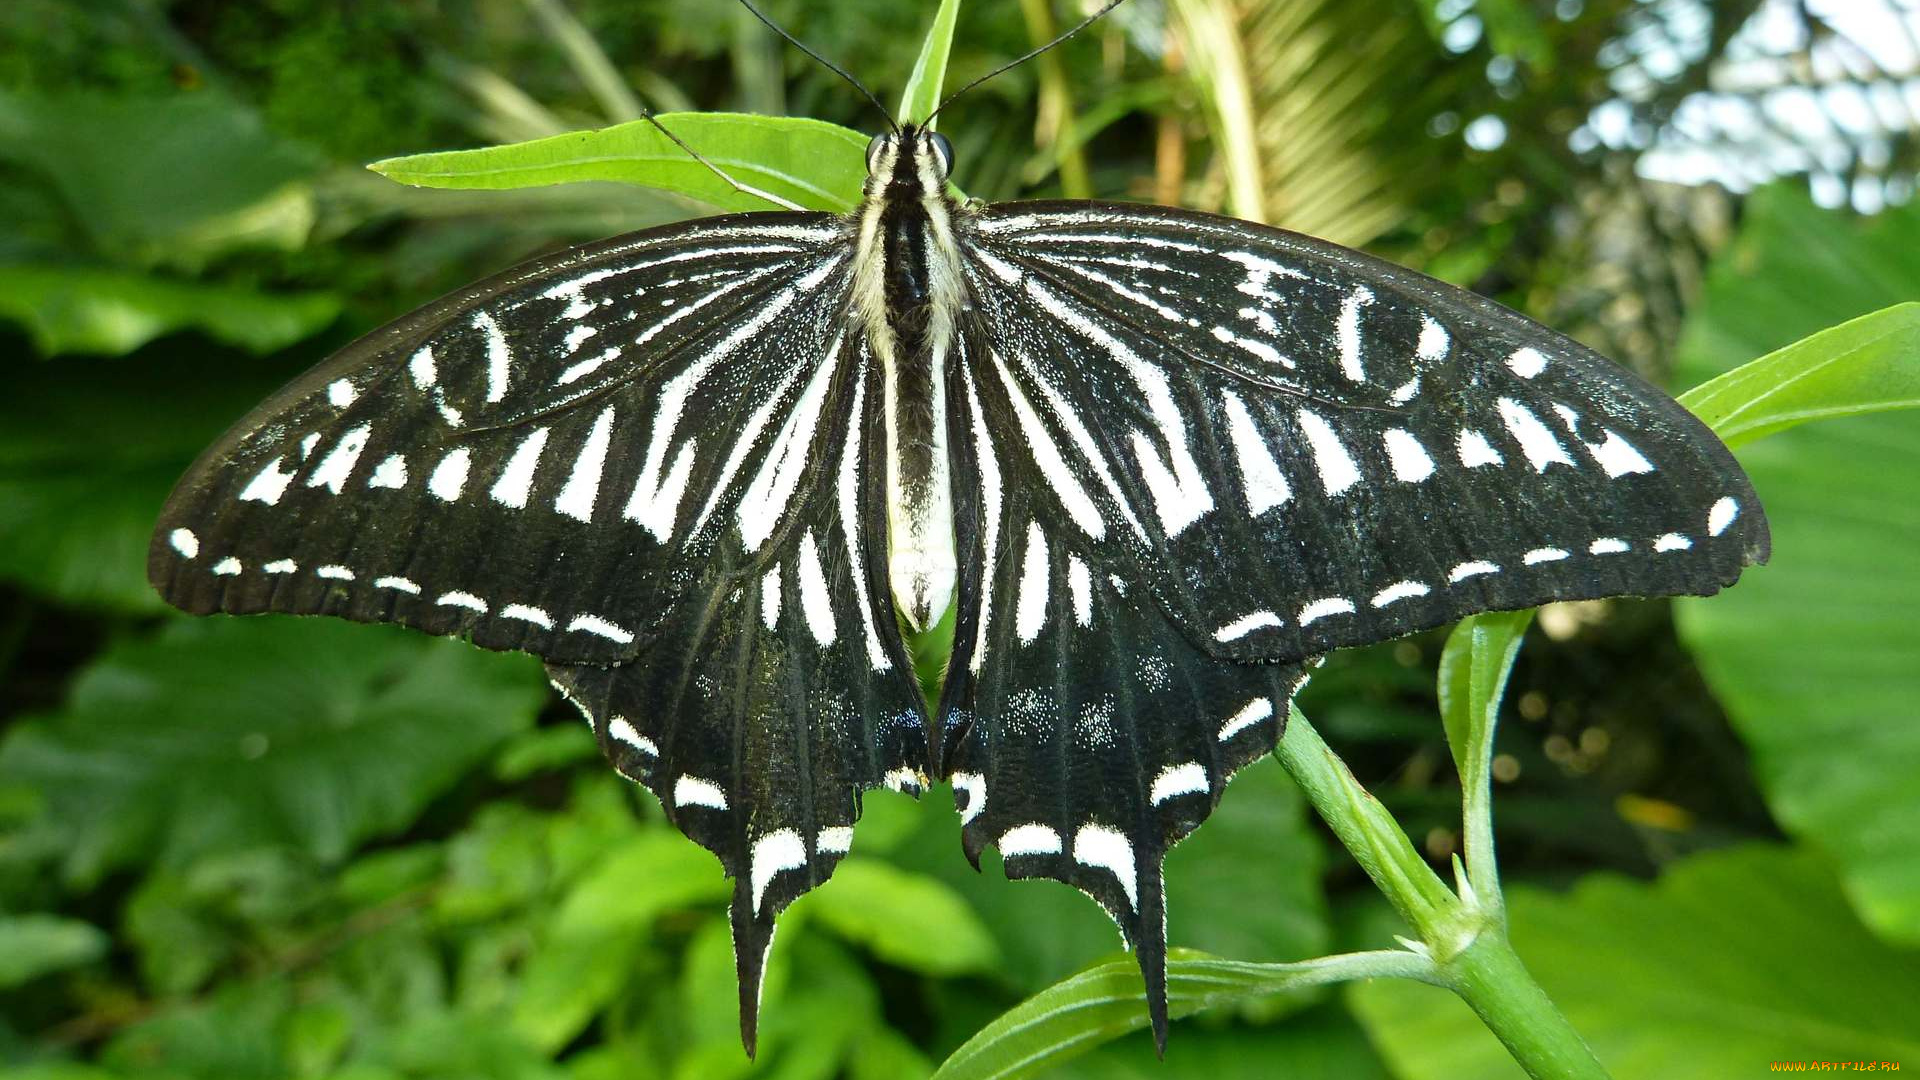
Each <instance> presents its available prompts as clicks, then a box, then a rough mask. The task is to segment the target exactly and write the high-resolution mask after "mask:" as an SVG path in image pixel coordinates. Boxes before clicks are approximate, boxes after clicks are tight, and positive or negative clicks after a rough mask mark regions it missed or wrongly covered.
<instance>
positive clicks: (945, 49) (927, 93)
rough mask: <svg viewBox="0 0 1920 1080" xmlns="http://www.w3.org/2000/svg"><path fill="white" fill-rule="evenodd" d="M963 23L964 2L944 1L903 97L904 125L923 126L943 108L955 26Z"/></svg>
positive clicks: (901, 108)
mask: <svg viewBox="0 0 1920 1080" xmlns="http://www.w3.org/2000/svg"><path fill="white" fill-rule="evenodd" d="M959 19H960V0H940V10H938V11H936V12H934V13H933V26H932V27H931V28H930V29H929V30H928V31H927V39H926V40H925V41H923V42H921V43H920V58H919V59H917V60H915V61H914V62H913V74H912V75H911V76H909V77H908V79H907V89H906V92H905V93H903V94H901V95H900V119H901V120H902V121H904V122H910V123H916V124H917V123H920V122H922V121H924V120H925V119H926V118H927V116H928V115H929V114H931V113H932V112H933V110H934V109H935V108H936V107H938V106H939V104H940V89H941V87H942V86H943V85H945V83H946V80H947V57H948V56H949V55H951V54H952V52H953V26H954V23H956V22H958V21H959Z"/></svg>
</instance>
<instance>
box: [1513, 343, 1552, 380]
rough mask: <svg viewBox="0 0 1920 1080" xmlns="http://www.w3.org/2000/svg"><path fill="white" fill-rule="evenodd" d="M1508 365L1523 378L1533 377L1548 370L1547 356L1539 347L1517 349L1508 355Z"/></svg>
mask: <svg viewBox="0 0 1920 1080" xmlns="http://www.w3.org/2000/svg"><path fill="white" fill-rule="evenodd" d="M1507 367H1508V368H1509V369H1510V370H1511V371H1512V372H1513V373H1514V374H1515V375H1518V376H1520V377H1521V378H1523V379H1531V378H1533V377H1534V376H1535V375H1538V374H1540V373H1541V372H1543V371H1545V370H1547V357H1546V354H1544V353H1542V352H1541V351H1540V350H1539V349H1534V348H1525V349H1516V350H1515V351H1514V354H1513V355H1512V356H1509V357H1507Z"/></svg>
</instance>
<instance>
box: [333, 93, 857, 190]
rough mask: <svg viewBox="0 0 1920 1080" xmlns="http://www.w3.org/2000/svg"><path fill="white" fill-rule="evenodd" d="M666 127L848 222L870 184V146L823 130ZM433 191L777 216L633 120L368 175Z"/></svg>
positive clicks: (743, 119)
mask: <svg viewBox="0 0 1920 1080" xmlns="http://www.w3.org/2000/svg"><path fill="white" fill-rule="evenodd" d="M659 121H660V124H661V126H663V127H665V128H666V129H667V130H668V131H671V132H673V134H674V135H675V136H677V137H678V138H679V139H680V140H681V141H683V142H685V143H686V144H687V146H690V147H692V148H693V149H695V150H697V151H699V153H700V156H701V157H704V158H706V159H707V161H708V162H710V163H712V164H713V165H714V166H717V167H719V168H720V169H722V170H724V171H725V172H726V173H727V174H728V175H730V176H732V177H733V178H734V179H735V180H737V181H739V182H740V183H742V184H747V185H750V186H753V187H757V188H761V189H763V190H765V191H768V192H771V193H773V194H775V195H779V196H781V197H783V198H786V199H789V200H791V201H793V202H795V203H797V204H799V205H801V206H805V207H808V208H810V209H814V210H829V211H833V212H835V213H846V212H847V211H849V210H852V209H853V207H854V204H855V203H857V202H858V201H859V199H860V187H861V184H862V183H863V182H864V181H865V179H866V175H867V168H866V149H867V137H866V136H865V135H862V134H860V133H859V132H857V131H853V130H851V129H848V128H843V127H840V126H839V125H837V124H829V123H826V122H824V121H820V120H803V119H797V118H791V117H771V116H749V115H746V114H743V113H664V114H662V115H661V116H660V117H659ZM367 167H368V168H370V169H372V170H373V171H374V172H377V173H379V174H380V175H382V176H384V177H386V178H388V179H390V180H397V181H399V182H400V183H402V184H412V185H414V186H416V187H434V188H479V189H486V190H502V189H506V188H519V187H538V186H541V185H544V184H565V183H572V182H575V181H581V180H617V181H620V182H622V183H628V184H638V185H640V186H642V187H650V188H659V189H661V190H663V191H672V192H677V193H679V194H681V195H687V196H691V197H692V198H695V199H698V200H700V201H701V202H704V203H708V204H711V205H713V206H716V207H719V208H720V209H722V210H771V209H775V207H773V206H771V205H769V204H768V203H767V201H766V200H765V199H762V198H759V197H758V196H754V195H747V194H744V193H742V192H739V191H736V190H734V188H733V187H732V186H731V185H729V184H728V183H727V182H726V181H725V180H723V179H721V178H720V177H719V176H717V175H715V173H714V171H713V169H711V168H709V167H707V166H706V165H702V164H701V163H700V162H699V161H697V160H695V159H694V158H693V156H692V155H690V154H688V153H687V151H686V150H685V149H684V148H683V147H681V146H678V145H676V144H675V143H674V142H673V140H672V139H669V138H668V137H667V136H666V135H664V134H662V133H661V132H660V129H659V128H658V127H655V126H654V125H653V124H652V123H651V122H649V121H646V120H634V121H630V122H628V123H625V124H615V125H614V126H612V127H607V128H600V129H598V130H595V131H575V132H569V133H568V134H565V135H554V136H551V137H549V138H545V139H534V140H532V141H531V142H522V143H513V144H510V145H507V146H490V147H486V148H484V149H480V150H453V151H448V152H445V153H437V154H414V155H411V156H409V157H399V158H388V159H387V160H385V161H376V162H374V163H373V164H372V165H369V166H367Z"/></svg>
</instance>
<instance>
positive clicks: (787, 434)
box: [738, 339, 841, 551]
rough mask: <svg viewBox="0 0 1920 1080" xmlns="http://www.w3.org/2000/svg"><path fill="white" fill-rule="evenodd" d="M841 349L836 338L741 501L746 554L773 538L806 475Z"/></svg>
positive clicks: (741, 534)
mask: <svg viewBox="0 0 1920 1080" xmlns="http://www.w3.org/2000/svg"><path fill="white" fill-rule="evenodd" d="M840 345H841V342H840V340H839V339H836V340H835V341H834V344H833V348H832V350H830V351H829V352H828V353H827V355H826V357H825V359H823V360H821V362H820V365H819V367H817V368H815V369H814V373H813V377H812V378H811V379H809V380H807V385H806V388H805V389H804V390H802V391H801V392H800V398H799V400H797V401H795V402H794V404H793V409H792V411H791V412H789V413H788V414H787V419H786V422H785V423H784V424H782V425H781V426H780V434H779V435H777V436H775V437H774V440H773V445H772V447H771V448H769V449H768V451H767V456H766V459H765V461H764V462H763V463H762V464H761V466H760V472H759V473H758V474H757V475H755V476H754V478H753V482H752V483H751V484H749V485H748V486H747V490H746V493H745V494H744V495H742V496H741V498H740V509H739V512H738V517H739V521H740V538H741V540H742V541H744V542H745V543H746V545H747V550H748V551H758V550H759V549H760V545H761V544H762V543H765V542H766V539H767V537H768V536H770V535H772V533H773V530H774V529H775V527H777V526H778V525H779V524H780V517H781V515H782V514H784V513H786V510H787V506H788V504H789V503H791V502H792V501H793V493H794V490H795V489H796V488H797V487H798V486H799V484H800V477H801V474H803V473H804V472H806V468H807V462H808V461H809V459H811V458H812V456H813V434H814V431H815V430H816V429H818V427H819V426H820V410H821V406H822V404H823V403H824V402H825V401H826V396H827V385H828V384H829V383H830V382H831V381H832V376H833V372H834V369H835V368H836V367H838V366H839V359H840Z"/></svg>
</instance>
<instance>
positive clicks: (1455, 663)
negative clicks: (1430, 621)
mask: <svg viewBox="0 0 1920 1080" xmlns="http://www.w3.org/2000/svg"><path fill="white" fill-rule="evenodd" d="M1532 622H1533V612H1532V611H1530V610H1529V611H1497V612H1488V613H1487V614H1484V615H1475V616H1473V617H1471V618H1467V619H1462V620H1461V621H1460V623H1459V625H1457V626H1455V627H1454V628H1453V630H1452V632H1451V633H1449V634H1448V635H1447V644H1446V647H1445V648H1443V649H1442V650H1441V652H1440V722H1441V723H1442V725H1444V726H1445V728H1446V731H1447V744H1448V746H1449V747H1450V748H1451V749H1452V751H1453V760H1454V764H1455V765H1456V766H1458V767H1459V768H1460V770H1461V772H1462V773H1464V772H1466V771H1467V769H1468V766H1469V763H1470V762H1471V761H1472V760H1473V759H1474V758H1475V757H1476V756H1477V755H1478V754H1480V753H1481V752H1482V751H1484V749H1485V748H1486V747H1487V746H1490V745H1491V740H1492V738H1493V729H1494V726H1495V724H1496V722H1497V721H1498V719H1499V710H1500V699H1501V697H1502V696H1504V695H1505V693H1506V689H1507V675H1508V673H1509V672H1511V671H1512V670H1513V660H1514V657H1516V656H1518V655H1520V642H1521V640H1522V639H1523V638H1524V637H1525V636H1526V632H1527V626H1528V625H1529V624H1531V623H1532Z"/></svg>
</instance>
